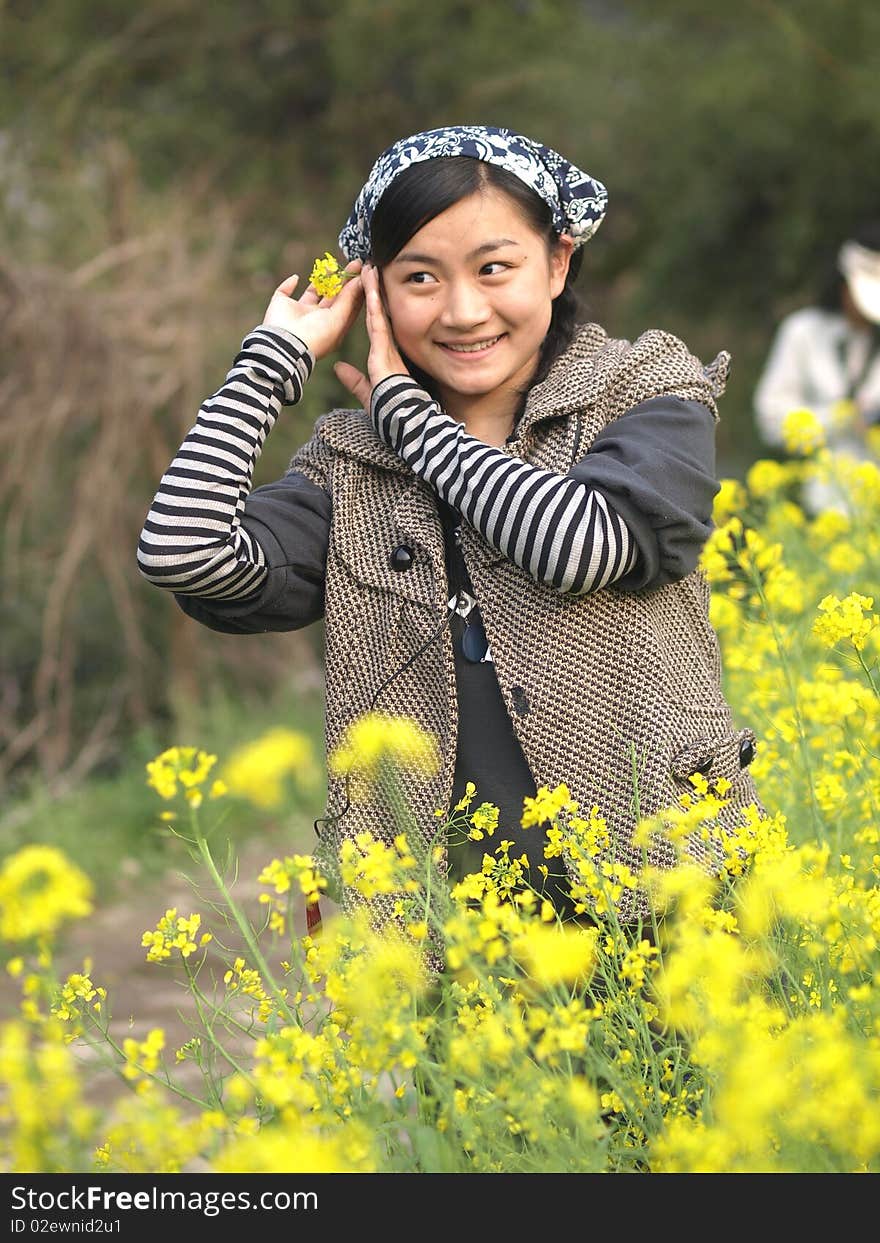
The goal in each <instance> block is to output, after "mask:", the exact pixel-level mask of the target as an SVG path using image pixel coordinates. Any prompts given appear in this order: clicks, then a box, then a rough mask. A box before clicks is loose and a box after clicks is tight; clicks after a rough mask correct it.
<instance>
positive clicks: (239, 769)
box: [223, 727, 317, 810]
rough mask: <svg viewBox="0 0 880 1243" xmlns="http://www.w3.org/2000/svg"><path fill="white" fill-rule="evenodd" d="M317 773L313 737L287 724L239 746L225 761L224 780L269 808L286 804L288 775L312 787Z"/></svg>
mask: <svg viewBox="0 0 880 1243" xmlns="http://www.w3.org/2000/svg"><path fill="white" fill-rule="evenodd" d="M316 776H317V768H316V764H315V756H314V749H313V747H312V743H311V740H310V739H309V738H308V737H307V735H305V734H303V733H300V732H299V731H297V730H293V729H285V728H283V727H279V728H277V729H270V730H268V731H267V732H266V733H265V734H262V735H261V736H260V737H259V738H256V739H254V741H253V742H249V743H247V744H246V745H245V746H243V747H239V748H238V750H236V751H233V753H232V755H231V756H230V757H229V759H228V760H227V761H226V763H225V764H224V765H223V783H224V784H225V787H226V788H228V790H229V793H230V794H233V795H235V796H237V797H238V798H244V799H247V800H248V802H250V803H253V804H254V806H255V807H260V808H263V809H265V810H271V809H272V808H274V807H280V806H281V805H282V803H283V802H284V797H285V784H284V783H285V780H286V779H287V778H288V777H293V778H294V780H295V781H296V782H297V783H298V784H299V785H300V786H304V787H306V788H307V789H309V788H311V787H312V786H313V785H314V783H315V780H316Z"/></svg>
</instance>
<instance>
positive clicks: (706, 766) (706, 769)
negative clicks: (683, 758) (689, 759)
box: [694, 755, 715, 777]
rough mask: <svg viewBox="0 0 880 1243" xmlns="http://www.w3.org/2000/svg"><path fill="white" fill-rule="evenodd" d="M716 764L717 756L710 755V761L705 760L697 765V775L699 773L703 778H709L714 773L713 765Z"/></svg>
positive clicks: (695, 770)
mask: <svg viewBox="0 0 880 1243" xmlns="http://www.w3.org/2000/svg"><path fill="white" fill-rule="evenodd" d="M714 763H715V756H714V755H710V756H709V758H708V759H706V760H703V762H702V763H701V764H697V766H696V768H695V769H694V772H695V773H699V774H700V775H701V776H702V777H708V776H709V773H710V772H711V771H712V765H713V764H714Z"/></svg>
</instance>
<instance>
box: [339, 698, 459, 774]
mask: <svg viewBox="0 0 880 1243" xmlns="http://www.w3.org/2000/svg"><path fill="white" fill-rule="evenodd" d="M386 759H387V760H390V761H391V762H392V763H394V764H400V765H402V766H403V767H404V768H407V769H409V770H411V771H412V772H416V773H419V774H420V775H422V776H424V777H432V776H434V774H435V773H436V772H437V770H438V768H439V766H440V752H439V748H438V746H437V740H436V738H435V737H434V735H433V734H431V733H429V732H428V731H427V730H425V729H423V728H422V727H421V725H419V723H418V722H417V721H415V720H413V719H412V718H411V717H405V716H390V715H388V714H387V713H385V712H367V713H364V715H363V716H361V717H359V718H358V719H357V720H356V721H354V722H353V723H352V724H351V725H349V727H348V728H347V729H346V731H345V734H344V736H343V738H342V741H341V742H340V744H339V746H338V747H336V749H335V750H334V751H333V753H332V754H331V756H330V759H329V767H330V771H331V772H333V773H335V774H336V775H337V776H342V775H344V774H346V773H352V774H357V775H358V776H359V777H361V778H362V779H363V780H365V781H367V782H373V781H375V780H376V778H377V776H378V774H379V769H380V766H381V764H382V762H383V760H386Z"/></svg>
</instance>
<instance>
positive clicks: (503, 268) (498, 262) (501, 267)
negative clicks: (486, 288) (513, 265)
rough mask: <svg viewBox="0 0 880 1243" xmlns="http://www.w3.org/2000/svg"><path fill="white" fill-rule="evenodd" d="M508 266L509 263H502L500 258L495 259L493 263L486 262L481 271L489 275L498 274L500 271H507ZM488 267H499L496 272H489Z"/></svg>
mask: <svg viewBox="0 0 880 1243" xmlns="http://www.w3.org/2000/svg"><path fill="white" fill-rule="evenodd" d="M507 266H508V265H507V264H506V263H502V262H501V260H500V259H493V260H492V262H491V263H484V264H483V266H482V268H481V269H480V271H481V272H486V275H487V276H497V275H498V273H499V272H506V271H507ZM487 268H497V269H498V270H497V271H496V272H487V271H486V269H487Z"/></svg>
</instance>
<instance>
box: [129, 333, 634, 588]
mask: <svg viewBox="0 0 880 1243" xmlns="http://www.w3.org/2000/svg"><path fill="white" fill-rule="evenodd" d="M313 366H314V356H313V355H312V354H311V352H310V351H309V350H308V349H307V348H306V346H305V345H304V344H303V343H302V342H301V341H300V340H299V339H298V338H297V337H296V336H294V334H292V333H289V332H285V331H283V330H280V329H275V328H271V329H270V328H265V327H258V328H255V329H254V330H253V331H252V332H250V333H249V334H248V336H247V337H245V339H244V341H243V343H242V348H241V352H240V353H239V354H238V356H237V357H236V359H235V361H234V363H233V366H232V368H231V370H230V371H229V374H228V375H227V377H226V381H225V383H224V384H223V386H222V387H221V388H220V389H218V390H217V391H216V392H215V393H212V394H211V396H210V397H208V398H207V399H206V400H205V402H204V403H203V404H202V407H201V409H200V411H199V414H198V418H197V420H196V423H195V425H194V427H193V428H192V429H191V431H190V432H189V433H188V434H187V436H186V438H185V440H184V441H183V444H182V445H181V447H180V449H179V451H178V453H177V455H176V456H175V458H174V461H173V462H172V463H171V465H170V466H169V467H168V470H167V471H166V472H165V474H164V475H163V477H162V480H161V482H160V485H159V489H158V491H157V493H156V496H155V499H154V501H153V504H152V506H151V507H150V511H149V513H148V514H147V518H146V520H145V522H144V527H143V531H142V533H141V538H140V541H139V544H138V565H139V567H140V570H141V573H142V574H143V575H144V577H145V578H147V579H148V580H149V581H150V582H152V583H154V584H155V585H156V586H159V587H164V588H166V589H168V590H170V591H174V592H175V593H177V594H178V595H186V596H197V597H206V598H213V599H216V600H218V601H220V600H225V601H236V600H239V601H243V600H247V599H248V598H250V597H251V596H254V595H256V594H258V593H259V591H260V588H261V586H262V585H263V583H264V582H265V579H266V576H267V574H268V567H267V559H266V555H265V550H264V549H263V548H262V547H261V545H260V542H259V540H258V539H257V538H256V537H255V536H254V534H253V532H252V531H249V530H248V529H247V527H246V526H245V525H243V524H242V515H243V513H244V510H245V503H246V501H247V498H248V496H249V494H250V491H251V487H252V482H253V472H254V467H255V464H256V461H257V459H258V457H259V455H260V453H261V451H262V448H263V445H264V443H265V441H266V437H267V435H268V434H269V432H270V430H271V429H272V427H273V425H274V423H275V421H276V419H277V417H278V413H279V411H280V408H281V406H282V405H287V404H293V403H295V402H297V401H299V399H300V398H301V396H302V392H303V386H304V384H305V381H306V380H307V379H308V377H309V375H310V373H311V371H312V368H313ZM372 406H373V417H374V420H375V423H376V426H377V430H379V433H380V435H382V437H383V439H385V440H386V441H387V442H388V443H390V444H392V446H393V447H394V448H395V449H397V450H398V451H400V452H401V456H402V457H403V458H404V460H406V461H407V463H408V464H409V465H410V466H411V467H412V468H413V470H414V471H415V472H416V473H418V474H420V475H422V477H424V478H425V479H427V480H428V481H429V482H430V483H431V484H432V485H433V486H434V487H435V489H436V491H437V492H438V494H439V495H440V496H442V497H443V499H444V500H447V501H448V502H449V503H450V504H452V505H454V506H455V507H456V508H457V509H459V511H460V512H461V513H462V514H463V516H464V517H465V519H466V520H467V521H468V522H470V523H471V524H472V525H473V526H475V527H476V528H477V529H478V530H479V531H480V532H481V533H482V534H483V536H484V537H485V538H486V539H487V540H488V541H489V542H490V543H491V544H492V545H493V547H495V548H497V549H498V551H499V552H502V553H503V554H504V555H506V556H508V557H509V558H510V559H511V560H513V561H515V562H516V564H517V565H519V566H521V567H522V568H523V569H525V570H526V571H527V572H528V573H529V574H531V575H532V576H533V577H534V578H536V579H537V580H539V581H541V582H544V583H547V584H548V585H552V586H553V587H556V588H557V589H559V590H560V591H566V592H576V593H582V592H586V591H590V590H595V589H597V588H599V587H604V586H607V585H608V584H609V583H612V582H614V581H616V580H617V579H619V578H620V577H622V576H623V575H624V574H626V573H627V572H628V571H630V570H631V569H632V568H633V566H634V564H635V561H636V558H637V553H638V548H637V546H636V544H635V542H634V541H633V540H632V538H631V536H630V532H629V529H628V527H627V525H626V523H625V522H624V521H623V519H622V518H620V517H619V516H618V514H617V513H616V512H615V510H614V508H612V506H611V505H610V504H609V503H608V501H607V500H606V498H605V497H604V496H603V495H602V493H601V492H599V491H597V490H595V489H593V488H592V487H590V486H589V485H588V484H587V483H584V482H580V481H578V480H576V479H574V478H572V477H571V476H561V475H557V474H554V473H553V472H551V471H546V470H542V469H541V468H539V467H536V466H532V465H531V464H529V463H527V462H523V461H522V460H521V459H519V458H513V457H510V456H509V455H508V454H506V453H504V452H502V451H501V450H500V449H496V448H494V447H492V446H490V445H486V444H485V443H484V442H483V441H481V440H478V439H476V438H475V437H473V436H469V435H467V433H466V432H465V431H464V428H463V426H462V425H461V424H460V423H458V422H456V420H454V419H452V418H451V417H450V416H448V415H446V414H445V413H444V412H443V411H442V410H441V409H440V407H439V406H438V405H437V404H436V403H435V402H433V401H432V400H431V398H430V397H429V396H428V394H427V393H425V392H424V390H422V389H420V388H419V387H418V385H417V384H416V382H415V381H414V380H413V379H412V378H411V377H409V376H391V377H389V378H388V379H387V380H386V381H383V382H382V384H381V385H379V386H377V389H376V391H375V394H374V401H373V403H372Z"/></svg>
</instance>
